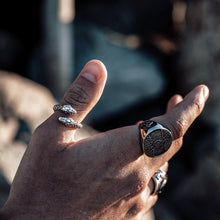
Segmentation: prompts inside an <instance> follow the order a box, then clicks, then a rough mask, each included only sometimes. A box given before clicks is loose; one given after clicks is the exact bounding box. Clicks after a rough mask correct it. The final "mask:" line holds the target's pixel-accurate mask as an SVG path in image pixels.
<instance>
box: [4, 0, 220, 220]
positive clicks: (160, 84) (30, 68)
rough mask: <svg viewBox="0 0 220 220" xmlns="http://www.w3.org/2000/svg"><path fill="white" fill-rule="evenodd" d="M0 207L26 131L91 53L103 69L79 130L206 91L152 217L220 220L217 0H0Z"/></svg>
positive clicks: (123, 121) (153, 111)
mask: <svg viewBox="0 0 220 220" xmlns="http://www.w3.org/2000/svg"><path fill="white" fill-rule="evenodd" d="M0 17H1V19H0V69H1V71H0V173H1V176H0V205H1V206H2V205H3V204H4V202H5V200H6V199H7V196H8V192H9V189H10V184H11V181H12V179H13V176H14V174H15V171H16V169H17V166H18V164H19V161H20V159H21V157H22V155H23V152H24V150H25V148H26V144H27V143H28V141H29V139H30V136H31V132H32V131H33V129H34V128H35V127H36V126H37V125H39V124H40V123H41V122H42V121H43V120H44V119H45V118H47V117H48V115H50V114H51V113H52V110H51V106H52V105H53V104H54V103H55V102H57V101H59V100H60V98H61V97H62V95H63V93H64V92H65V90H66V89H67V88H68V86H69V85H70V84H71V82H72V81H73V80H74V79H75V78H76V76H77V75H78V73H79V72H80V70H81V69H82V67H83V65H84V64H85V63H86V62H87V61H89V60H90V59H100V60H101V61H102V62H103V63H104V64H105V65H106V67H107V70H108V81H107V85H106V88H105V90H104V93H103V96H102V98H101V100H100V101H99V103H98V104H97V106H96V107H95V108H94V109H93V111H92V112H91V113H90V114H89V116H88V117H87V119H86V121H85V122H84V123H85V124H86V125H88V126H85V129H84V130H83V136H88V135H90V134H91V133H95V132H97V131H98V132H99V131H106V130H109V129H113V128H116V127H121V126H126V125H130V124H134V123H136V122H137V121H139V120H143V119H148V118H150V117H153V116H156V115H159V114H163V113H164V112H165V109H166V103H167V101H168V99H169V98H170V97H171V96H172V95H173V94H175V93H180V94H182V95H185V94H186V93H187V92H189V91H190V90H191V89H192V88H193V87H195V86H196V85H198V84H206V85H208V86H209V88H210V98H209V101H208V103H207V105H206V108H205V110H204V112H203V113H202V115H201V116H200V117H199V118H198V119H197V120H196V121H195V123H194V124H193V125H192V127H191V128H190V130H189V131H188V133H187V134H186V136H185V139H184V146H183V148H182V150H181V151H180V152H179V153H178V154H177V155H176V156H175V157H174V158H173V159H172V160H171V161H170V168H169V172H168V174H169V182H168V184H167V187H166V189H165V191H164V193H163V194H162V195H160V199H159V201H158V203H157V205H156V206H155V208H154V213H155V219H159V220H160V219H163V220H164V219H165V220H166V219H168V220H169V219H172V220H173V219H174V220H176V219H211V220H212V219H213V220H215V219H220V205H219V204H220V187H219V184H220V156H219V155H220V117H219V113H220V62H219V61H220V42H219V41H220V1H219V0H209V1H206V0H136V1H134V0H111V1H110V0H105V1H101V0H93V1H88V0H81V1H78V0H44V1H43V0H38V1H27V0H23V1H13V0H7V1H3V2H1V3H0Z"/></svg>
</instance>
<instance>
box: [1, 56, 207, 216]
mask: <svg viewBox="0 0 220 220" xmlns="http://www.w3.org/2000/svg"><path fill="white" fill-rule="evenodd" d="M106 76H107V74H106V70H105V67H104V65H103V64H102V63H101V62H100V61H96V60H93V61H90V62H89V63H88V64H87V65H86V66H85V67H84V69H83V70H82V72H81V73H80V75H79V76H78V78H77V79H76V80H75V82H74V83H73V84H72V86H71V87H70V89H69V90H68V91H67V92H66V94H65V95H64V97H63V99H62V101H61V104H71V105H72V106H73V107H74V108H75V109H76V110H77V112H78V113H77V114H75V115H73V116H72V118H73V119H74V120H75V121H78V122H80V121H82V120H83V119H84V117H85V116H86V115H87V114H88V113H89V111H90V110H91V109H92V108H93V106H94V105H95V104H96V102H97V101H98V99H99V98H100V96H101V94H102V91H103V88H104V85H105V81H106ZM208 93H209V92H208V88H207V87H206V86H203V85H201V86H198V87H196V88H195V89H194V90H192V91H191V92H190V93H189V94H188V95H187V96H186V97H185V98H184V99H183V98H182V97H181V96H180V95H175V96H173V97H172V98H171V99H170V100H169V102H168V107H167V113H166V114H164V115H162V116H159V117H155V118H153V120H155V121H157V122H160V123H161V124H163V125H164V126H165V127H167V128H169V129H170V130H171V132H172V135H173V138H174V140H173V143H172V145H171V147H170V149H169V150H168V151H167V152H166V153H164V154H163V155H161V156H159V157H156V158H149V157H147V156H146V155H144V154H143V152H142V150H141V147H140V142H139V131H138V126H137V125H132V126H128V127H123V128H119V129H115V130H111V131H108V132H105V133H100V134H98V135H95V136H92V137H90V138H87V139H84V140H80V141H78V142H76V141H74V131H75V130H74V129H72V128H67V127H65V126H64V125H62V124H61V123H59V122H58V120H57V118H58V117H59V116H60V115H62V113H60V112H55V113H54V114H53V115H52V116H51V117H50V118H49V119H48V120H46V121H45V122H44V123H43V124H41V125H40V126H39V127H38V128H37V129H36V131H35V132H34V134H33V136H32V138H31V141H30V144H29V146H28V147H27V150H26V152H25V154H24V157H23V159H22V161H21V164H20V166H19V168H18V171H17V173H16V176H15V178H14V181H13V184H12V187H11V192H10V196H9V199H8V201H7V203H6V204H5V206H4V207H3V209H2V211H1V213H0V217H1V219H13V220H16V219H47V220H48V219H49V220H50V219H62V220H65V219H83V220H85V219H125V218H134V219H141V216H143V215H144V214H145V213H146V212H147V211H148V210H149V209H150V208H151V207H152V206H153V205H154V204H155V202H156V200H157V195H151V192H152V191H153V187H154V186H153V182H152V180H151V177H152V176H153V175H154V173H155V172H156V171H157V170H158V169H159V168H160V167H162V168H161V169H163V170H166V169H167V162H168V160H169V159H170V158H171V157H172V156H173V155H174V154H175V153H176V152H177V151H178V150H179V149H180V147H181V146H182V137H183V135H184V134H185V132H186V131H187V129H188V128H189V126H190V125H191V123H192V122H193V121H194V119H195V118H196V117H197V116H198V115H199V114H200V113H201V111H202V110H203V107H204V105H205V101H206V100H207V98H208ZM119 95H120V94H119Z"/></svg>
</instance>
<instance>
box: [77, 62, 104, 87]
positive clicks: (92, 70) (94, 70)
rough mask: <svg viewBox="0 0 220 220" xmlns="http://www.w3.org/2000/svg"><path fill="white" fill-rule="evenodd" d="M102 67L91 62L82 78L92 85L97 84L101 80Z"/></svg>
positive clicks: (85, 68)
mask: <svg viewBox="0 0 220 220" xmlns="http://www.w3.org/2000/svg"><path fill="white" fill-rule="evenodd" d="M101 71H102V70H101V67H100V66H99V64H98V63H96V62H89V63H88V64H86V66H85V67H84V69H83V72H82V73H81V76H82V77H84V78H86V79H87V80H88V81H90V82H92V83H97V82H98V81H99V80H100V78H101Z"/></svg>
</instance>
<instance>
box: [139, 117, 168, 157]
mask: <svg viewBox="0 0 220 220" xmlns="http://www.w3.org/2000/svg"><path fill="white" fill-rule="evenodd" d="M139 129H140V138H141V145H142V149H143V151H144V153H145V154H146V155H147V156H148V157H157V156H160V155H162V154H163V153H165V152H166V151H167V150H168V149H169V148H170V146H171V144H172V134H171V132H170V131H169V130H168V129H167V128H165V127H164V126H163V125H161V124H159V123H157V122H155V121H151V120H146V121H143V122H142V123H141V124H140V125H139Z"/></svg>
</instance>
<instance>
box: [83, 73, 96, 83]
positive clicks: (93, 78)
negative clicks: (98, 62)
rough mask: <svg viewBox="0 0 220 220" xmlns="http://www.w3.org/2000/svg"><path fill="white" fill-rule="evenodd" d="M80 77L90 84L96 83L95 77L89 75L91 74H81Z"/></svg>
mask: <svg viewBox="0 0 220 220" xmlns="http://www.w3.org/2000/svg"><path fill="white" fill-rule="evenodd" d="M82 76H83V77H84V78H86V79H87V80H89V81H90V82H92V83H96V82H97V80H96V78H95V76H94V75H93V74H91V73H82Z"/></svg>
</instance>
